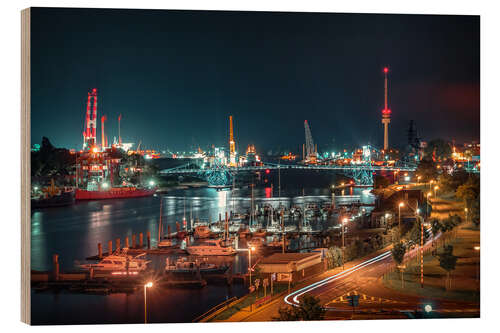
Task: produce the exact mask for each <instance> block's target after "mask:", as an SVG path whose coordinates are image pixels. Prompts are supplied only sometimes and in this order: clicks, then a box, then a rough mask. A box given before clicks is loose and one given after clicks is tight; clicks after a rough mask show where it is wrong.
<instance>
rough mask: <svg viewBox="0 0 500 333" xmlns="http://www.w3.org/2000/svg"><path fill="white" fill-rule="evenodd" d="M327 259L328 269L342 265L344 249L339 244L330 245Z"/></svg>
mask: <svg viewBox="0 0 500 333" xmlns="http://www.w3.org/2000/svg"><path fill="white" fill-rule="evenodd" d="M326 260H327V265H328V269H332V268H335V267H339V266H342V250H341V249H340V248H339V247H337V246H333V247H330V248H329V249H328V251H327V252H326Z"/></svg>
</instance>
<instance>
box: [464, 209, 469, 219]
mask: <svg viewBox="0 0 500 333" xmlns="http://www.w3.org/2000/svg"><path fill="white" fill-rule="evenodd" d="M464 211H465V223H467V220H468V215H469V214H467V213H468V212H469V210H468V209H467V207H465V208H464Z"/></svg>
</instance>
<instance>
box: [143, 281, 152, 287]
mask: <svg viewBox="0 0 500 333" xmlns="http://www.w3.org/2000/svg"><path fill="white" fill-rule="evenodd" d="M152 286H153V282H151V281H149V282H148V283H146V284H145V285H144V287H146V288H151V287H152Z"/></svg>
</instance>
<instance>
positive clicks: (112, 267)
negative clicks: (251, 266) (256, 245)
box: [77, 242, 236, 275]
mask: <svg viewBox="0 0 500 333" xmlns="http://www.w3.org/2000/svg"><path fill="white" fill-rule="evenodd" d="M126 252H127V251H126V250H125V251H124V252H122V253H114V254H111V255H109V256H105V257H103V258H102V259H101V260H100V261H99V262H98V263H94V264H82V265H77V267H78V268H81V269H84V270H93V271H94V273H108V274H111V275H137V274H139V273H141V272H143V271H145V270H147V268H148V264H149V263H150V262H151V261H150V260H147V259H145V258H144V257H145V253H142V254H140V255H137V256H131V255H128V254H127V253H126ZM188 253H190V254H195V255H197V256H198V257H197V258H195V259H191V260H190V259H188V258H187V257H180V258H177V260H171V259H169V258H167V259H166V263H165V268H164V271H165V273H167V274H177V273H178V274H182V273H195V272H200V273H201V274H219V273H224V272H226V271H227V269H228V267H229V266H228V265H218V264H215V263H210V262H208V260H207V259H206V258H205V257H203V256H211V255H217V256H219V255H230V254H236V251H234V249H232V248H230V247H223V246H220V244H218V243H213V242H208V243H206V244H204V245H200V246H197V247H193V251H190V252H188ZM198 253H199V255H198ZM201 254H203V256H202V255H201Z"/></svg>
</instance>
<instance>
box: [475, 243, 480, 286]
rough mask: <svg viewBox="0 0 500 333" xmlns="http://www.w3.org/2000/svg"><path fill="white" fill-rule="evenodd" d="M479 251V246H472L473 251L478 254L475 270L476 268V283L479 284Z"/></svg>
mask: <svg viewBox="0 0 500 333" xmlns="http://www.w3.org/2000/svg"><path fill="white" fill-rule="evenodd" d="M480 250H481V247H480V246H479V245H476V246H474V251H477V252H478V254H479V260H478V261H477V264H476V268H477V269H476V283H477V282H479V274H480V271H479V265H480V261H481V254H480V252H479V251H480ZM478 288H479V286H478ZM478 290H479V289H478Z"/></svg>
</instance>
